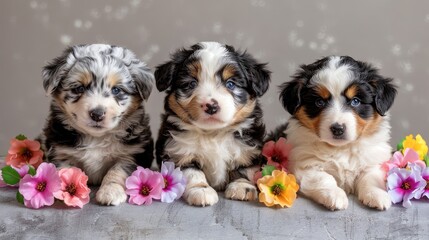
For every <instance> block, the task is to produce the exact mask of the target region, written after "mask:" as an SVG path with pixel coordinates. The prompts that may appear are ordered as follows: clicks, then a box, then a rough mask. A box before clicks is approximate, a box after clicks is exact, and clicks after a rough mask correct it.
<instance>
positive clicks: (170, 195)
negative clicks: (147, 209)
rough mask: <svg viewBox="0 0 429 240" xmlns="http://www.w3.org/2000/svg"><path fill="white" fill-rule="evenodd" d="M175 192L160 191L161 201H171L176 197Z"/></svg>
mask: <svg viewBox="0 0 429 240" xmlns="http://www.w3.org/2000/svg"><path fill="white" fill-rule="evenodd" d="M176 197H177V194H176V193H175V192H173V191H168V192H162V193H161V202H165V203H172V202H173V201H174V199H176Z"/></svg>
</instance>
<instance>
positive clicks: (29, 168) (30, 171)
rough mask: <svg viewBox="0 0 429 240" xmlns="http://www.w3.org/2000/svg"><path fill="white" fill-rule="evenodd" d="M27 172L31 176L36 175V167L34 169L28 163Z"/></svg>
mask: <svg viewBox="0 0 429 240" xmlns="http://www.w3.org/2000/svg"><path fill="white" fill-rule="evenodd" d="M28 174H30V175H31V176H34V175H36V169H34V167H33V166H31V165H28Z"/></svg>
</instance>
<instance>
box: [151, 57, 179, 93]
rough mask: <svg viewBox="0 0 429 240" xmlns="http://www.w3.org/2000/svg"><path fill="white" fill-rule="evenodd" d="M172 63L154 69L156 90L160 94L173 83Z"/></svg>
mask: <svg viewBox="0 0 429 240" xmlns="http://www.w3.org/2000/svg"><path fill="white" fill-rule="evenodd" d="M173 75H174V63H173V61H169V62H166V63H164V64H162V65H159V66H158V67H156V70H155V81H156V88H157V89H158V91H160V92H162V91H165V90H166V89H167V88H169V87H170V86H171V84H172V82H173Z"/></svg>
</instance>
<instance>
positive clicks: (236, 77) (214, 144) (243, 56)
mask: <svg viewBox="0 0 429 240" xmlns="http://www.w3.org/2000/svg"><path fill="white" fill-rule="evenodd" d="M155 79H156V86H157V88H158V90H159V91H166V93H167V96H166V98H165V103H164V108H165V113H164V114H163V115H162V126H161V129H160V131H159V136H158V140H157V143H156V155H157V161H158V164H160V163H161V162H162V161H173V162H174V163H175V164H176V166H178V167H181V168H182V169H183V171H184V175H185V176H186V178H187V180H188V184H187V187H186V190H185V192H184V195H183V197H184V199H185V200H186V201H187V202H188V203H189V204H191V205H198V206H206V205H213V204H215V203H216V202H217V201H218V194H217V192H216V190H224V189H225V196H226V197H227V198H230V199H237V200H253V199H255V198H256V196H257V195H256V193H257V191H256V188H255V186H254V184H252V182H251V181H250V179H252V177H253V173H254V172H255V170H256V169H258V167H259V164H260V157H259V156H260V150H261V146H262V141H263V138H264V136H265V125H264V124H263V122H262V110H261V108H260V106H259V103H258V98H259V97H261V96H262V95H263V94H264V93H265V92H266V91H267V89H268V86H269V81H270V72H269V71H268V70H267V69H266V67H265V64H260V63H258V62H257V61H256V60H255V59H254V58H253V57H252V56H251V55H249V54H248V53H243V52H239V51H236V50H235V49H234V48H233V47H231V46H228V45H224V44H220V43H217V42H201V43H198V44H195V45H193V46H191V47H190V48H189V49H180V50H178V51H176V52H175V53H174V54H172V56H171V60H170V61H168V62H166V63H165V64H162V65H160V66H158V67H157V69H156V71H155Z"/></svg>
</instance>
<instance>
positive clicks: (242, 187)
mask: <svg viewBox="0 0 429 240" xmlns="http://www.w3.org/2000/svg"><path fill="white" fill-rule="evenodd" d="M259 168H260V167H259V166H254V167H247V168H241V169H237V170H235V171H232V172H231V173H230V177H229V178H230V181H231V183H229V184H228V186H227V187H226V190H225V197H226V198H229V199H233V200H241V201H253V200H255V199H256V198H257V196H258V191H257V190H256V186H255V185H254V184H253V183H252V182H251V181H250V180H249V179H253V176H254V175H255V172H256V171H257V170H258V169H259Z"/></svg>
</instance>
